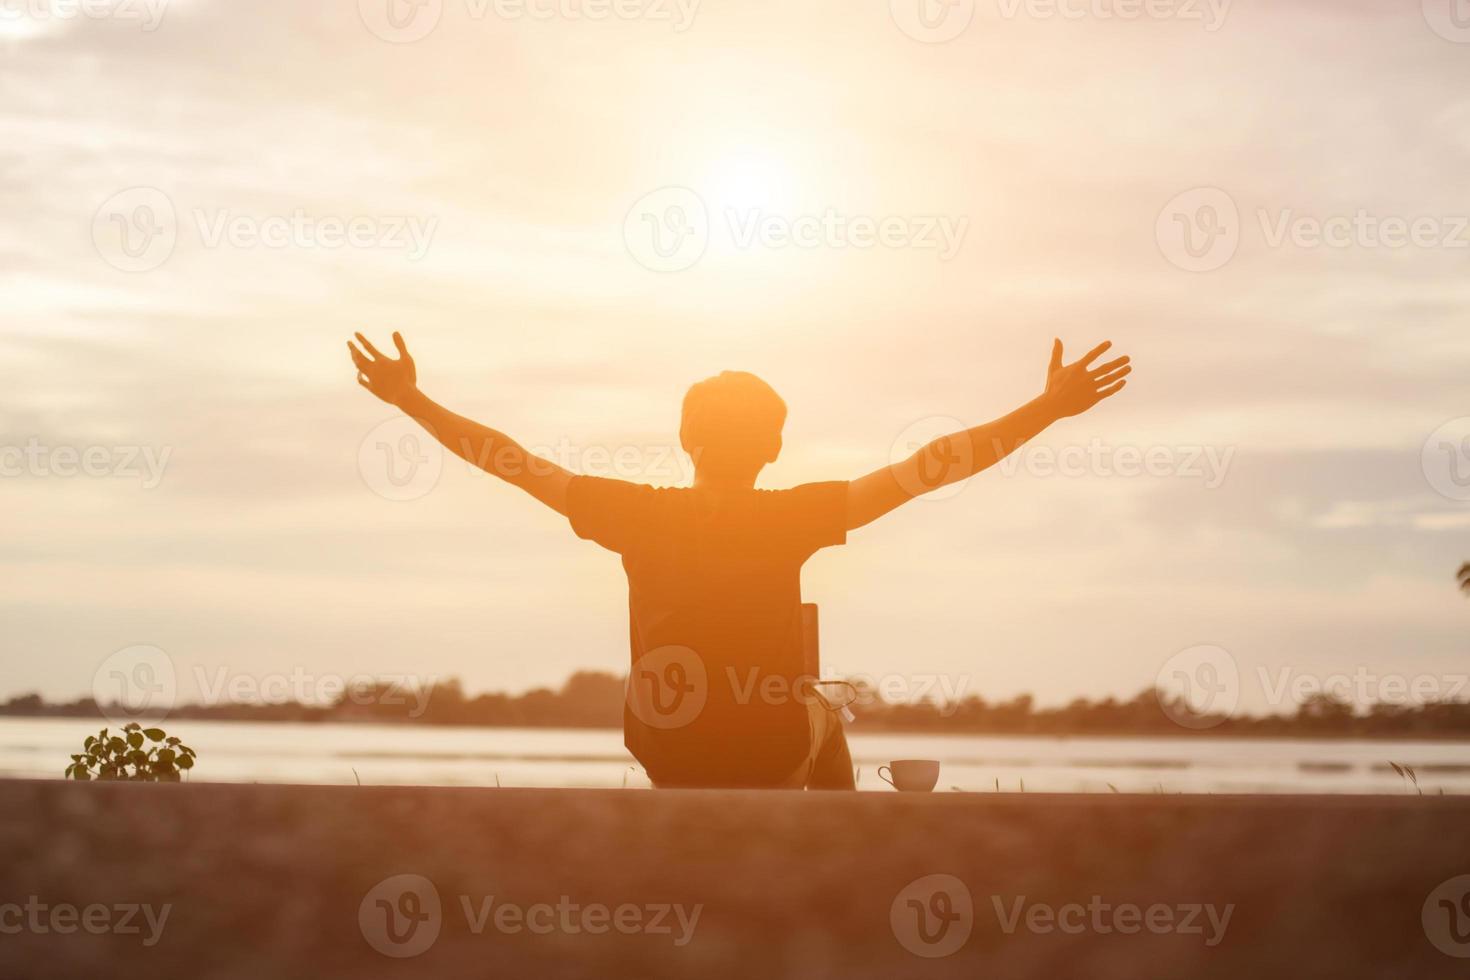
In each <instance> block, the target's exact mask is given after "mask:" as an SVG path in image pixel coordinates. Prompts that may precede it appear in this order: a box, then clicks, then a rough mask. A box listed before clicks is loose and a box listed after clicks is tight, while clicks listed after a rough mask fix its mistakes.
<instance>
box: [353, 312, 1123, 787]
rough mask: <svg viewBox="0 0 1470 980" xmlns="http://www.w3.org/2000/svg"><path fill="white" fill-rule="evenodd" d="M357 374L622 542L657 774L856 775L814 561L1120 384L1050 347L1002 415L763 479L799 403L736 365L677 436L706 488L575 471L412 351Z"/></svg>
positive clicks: (630, 708) (715, 779)
mask: <svg viewBox="0 0 1470 980" xmlns="http://www.w3.org/2000/svg"><path fill="white" fill-rule="evenodd" d="M356 336H357V340H358V342H359V343H360V344H361V345H362V346H361V348H360V349H359V347H358V346H357V345H355V344H353V343H352V342H351V341H348V344H347V347H348V350H349V351H350V352H351V355H352V361H353V364H355V365H356V367H357V370H358V382H359V383H360V384H361V385H362V386H363V387H364V388H366V389H368V391H370V392H372V393H373V394H374V395H376V396H377V397H379V398H381V399H382V400H383V401H385V402H388V403H389V404H391V405H395V406H397V407H398V408H399V409H401V410H402V411H403V412H404V413H405V414H407V415H408V416H410V417H412V418H413V419H415V420H417V421H418V422H419V424H421V425H422V426H423V427H424V428H425V429H427V430H428V431H429V433H430V434H431V435H433V436H434V437H435V438H436V439H438V440H439V441H440V442H442V443H443V444H444V446H445V447H446V448H448V449H449V450H450V451H451V452H453V453H455V454H456V455H458V456H460V457H462V458H463V459H465V460H467V461H468V462H470V463H472V464H474V465H475V466H478V467H480V468H481V469H484V470H485V471H486V472H488V473H491V474H493V475H495V476H497V477H500V478H501V479H503V480H505V481H506V482H507V483H511V484H513V485H515V486H517V487H520V488H521V489H522V490H525V491H526V492H527V493H529V494H530V495H531V496H533V497H535V498H536V499H537V500H539V501H541V502H542V503H543V504H545V505H546V506H548V507H550V508H551V509H553V510H555V511H556V512H557V513H559V514H562V515H565V516H566V517H567V518H568V519H569V520H570V522H571V526H572V530H573V531H575V532H576V534H577V535H578V536H579V537H582V538H586V539H589V540H592V541H595V542H597V543H598V544H600V545H602V546H603V547H605V548H608V549H609V550H611V551H614V552H616V553H618V554H619V555H621V556H622V559H623V567H624V569H625V570H626V572H627V575H628V612H629V625H630V640H631V647H632V664H631V670H630V674H629V684H628V699H627V704H626V705H625V710H624V726H623V728H624V741H625V743H626V745H627V747H628V750H629V751H630V752H632V754H633V756H634V757H635V758H636V759H637V760H638V761H639V762H640V763H641V764H642V765H643V767H644V769H645V770H646V771H647V772H648V775H649V778H650V779H651V780H653V782H654V784H655V785H656V786H660V787H679V786H682V787H694V786H701V787H709V786H748V787H791V788H800V787H810V788H813V789H841V788H846V789H850V788H852V785H853V775H852V763H851V759H850V757H849V755H848V751H847V742H846V737H845V735H844V734H843V731H842V725H841V721H840V720H839V719H838V718H837V717H836V715H835V714H834V712H833V710H832V706H831V705H829V704H828V703H827V701H826V699H825V698H823V697H822V695H821V694H819V693H818V692H816V691H815V690H814V688H813V684H812V682H813V681H814V678H810V677H804V676H803V655H802V653H803V646H802V637H803V634H802V622H801V566H802V564H803V563H804V562H805V561H806V560H807V558H809V557H810V556H811V555H812V554H813V553H815V552H816V551H817V550H818V549H820V548H824V547H828V546H831V545H838V544H843V543H844V542H845V541H846V539H847V532H848V531H850V530H853V529H855V528H859V527H862V526H863V525H865V524H869V523H871V522H872V521H875V520H877V519H878V518H879V517H882V516H883V515H884V514H887V513H888V512H889V511H891V510H893V509H894V508H896V507H898V506H899V505H900V504H903V503H905V502H906V501H908V500H911V499H913V498H914V497H916V496H919V495H921V494H923V493H927V492H928V491H931V490H935V489H938V488H939V487H942V486H945V485H947V484H950V483H954V482H957V481H959V480H964V479H966V478H968V477H970V476H973V475H974V474H975V473H978V472H980V471H981V470H983V469H985V468H987V467H989V466H991V465H992V464H994V463H995V462H996V461H997V460H1000V459H1002V458H1004V457H1005V456H1006V455H1008V454H1009V453H1011V452H1013V451H1015V450H1016V449H1017V448H1018V447H1019V446H1021V445H1022V444H1023V443H1025V442H1026V441H1027V440H1028V439H1031V438H1032V437H1033V436H1035V435H1037V434H1038V433H1039V432H1041V431H1042V430H1043V429H1045V428H1046V427H1047V426H1049V425H1051V424H1052V423H1053V422H1055V421H1057V420H1059V419H1062V418H1066V417H1068V416H1072V415H1078V414H1080V413H1082V412H1084V411H1086V410H1087V409H1089V408H1091V407H1092V406H1094V405H1096V404H1097V403H1098V402H1100V401H1101V400H1103V399H1104V398H1107V397H1109V396H1110V395H1113V394H1116V393H1117V392H1118V391H1121V390H1122V388H1123V387H1124V385H1125V384H1126V381H1125V380H1124V378H1125V377H1126V376H1127V375H1128V373H1129V372H1130V371H1131V370H1132V368H1131V366H1130V364H1129V359H1128V358H1127V357H1120V358H1116V359H1114V360H1111V361H1108V362H1107V363H1105V364H1102V365H1099V366H1097V367H1093V366H1092V365H1093V362H1095V361H1096V360H1097V359H1098V358H1099V357H1100V356H1101V355H1102V354H1103V353H1104V352H1105V351H1106V350H1107V349H1108V348H1109V347H1110V346H1111V342H1107V343H1103V344H1100V345H1098V346H1097V347H1095V348H1093V349H1092V350H1091V351H1090V352H1088V354H1087V356H1086V357H1084V358H1082V359H1081V360H1079V361H1075V362H1073V363H1071V364H1064V363H1063V362H1062V342H1061V341H1060V340H1057V341H1055V342H1054V343H1053V346H1052V353H1051V363H1050V365H1049V366H1048V369H1047V376H1046V385H1045V388H1044V390H1043V392H1042V394H1041V395H1039V396H1037V397H1036V398H1035V399H1033V400H1032V401H1030V402H1028V403H1026V404H1025V405H1023V406H1021V407H1020V408H1018V409H1016V410H1015V411H1014V412H1011V413H1010V414H1009V415H1006V416H1005V417H1003V418H1000V419H997V420H996V421H994V422H990V423H988V424H986V425H981V426H977V427H975V428H973V429H968V430H966V431H963V432H957V433H954V434H953V435H949V436H945V437H943V438H940V439H936V440H935V441H933V442H931V443H929V444H928V445H926V446H924V447H923V448H921V449H920V450H919V451H918V452H916V453H915V454H914V455H913V456H911V457H909V458H908V459H905V460H903V461H901V462H898V463H894V464H893V465H891V466H884V467H882V468H880V469H878V470H875V471H874V472H872V473H869V474H868V475H867V476H864V477H861V478H860V479H857V480H853V481H851V482H830V483H808V484H805V485H802V486H799V487H793V488H791V489H789V490H757V489H755V481H756V477H757V476H758V475H759V474H760V471H761V469H762V468H764V467H765V465H766V464H767V463H771V462H774V461H775V459H776V456H777V455H778V454H779V453H780V451H781V430H782V428H783V426H784V425H785V421H786V404H785V402H783V401H782V400H781V398H780V396H779V395H777V394H776V392H775V391H774V390H772V389H771V387H770V386H769V385H767V384H766V383H765V382H764V381H762V380H760V379H759V378H757V377H756V376H755V375H752V374H746V373H744V372H738V371H726V372H724V373H722V374H720V375H718V376H717V377H713V378H709V379H708V380H705V381H701V382H699V383H698V384H696V385H694V387H692V388H690V389H689V393H688V394H687V395H686V396H685V398H684V407H683V418H682V421H681V423H680V427H679V441H680V444H681V445H682V446H683V448H684V450H685V451H686V452H687V453H689V455H690V457H691V458H692V459H693V460H694V463H695V470H694V485H693V486H692V487H679V488H654V487H651V486H645V485H642V484H636V483H628V482H625V481H622V480H612V479H605V478H602V477H590V476H576V475H574V474H572V473H570V472H569V471H567V470H565V469H563V468H562V467H560V466H558V465H557V464H555V463H553V462H552V461H550V460H547V459H543V458H541V457H538V456H535V455H533V454H531V453H528V452H527V451H526V450H525V449H523V448H522V447H521V446H520V445H518V444H517V443H516V442H515V441H514V440H513V439H511V438H510V437H508V436H506V435H504V434H502V433H500V432H497V431H495V430H494V429H490V428H487V427H485V426H483V425H480V424H479V423H477V422H474V421H472V420H470V419H467V418H464V417H462V416H459V415H456V414H454V413H453V412H451V411H449V410H448V409H446V408H444V407H443V406H441V405H439V404H437V403H435V402H434V401H432V400H431V399H430V398H428V397H427V396H426V395H424V394H423V392H421V391H420V390H419V388H418V377H417V371H416V369H415V366H414V361H413V358H412V357H411V356H410V355H409V353H408V347H407V346H406V345H405V344H404V342H403V337H402V336H401V335H399V334H397V333H395V334H393V343H394V345H395V346H396V347H397V348H398V357H396V358H394V357H388V356H386V355H384V354H382V353H380V352H379V351H378V350H377V349H376V348H375V347H373V345H372V344H371V343H369V342H368V340H367V338H365V337H363V335H362V334H357V335H356Z"/></svg>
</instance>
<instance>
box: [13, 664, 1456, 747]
mask: <svg viewBox="0 0 1470 980" xmlns="http://www.w3.org/2000/svg"><path fill="white" fill-rule="evenodd" d="M623 683H624V682H623V679H622V678H621V677H618V676H617V675H614V674H608V673H602V672H598V671H579V672H577V673H575V674H573V675H572V676H571V677H570V678H568V680H567V681H566V683H564V684H563V685H562V686H561V688H560V689H559V690H551V689H550V688H538V689H536V690H533V691H528V692H526V693H525V694H518V695H511V694H488V693H487V694H478V695H474V696H470V695H467V694H466V693H465V691H464V688H463V686H462V685H461V684H460V682H459V681H458V680H450V681H447V682H442V683H439V684H437V685H436V686H434V687H433V688H432V689H428V690H423V691H419V692H416V693H415V692H404V691H403V690H400V689H398V688H397V687H396V686H394V685H392V684H388V683H383V684H380V685H376V686H372V687H368V688H359V689H356V690H355V691H353V692H352V693H351V695H348V694H345V693H344V694H343V695H342V696H341V697H339V698H338V699H337V701H336V702H335V703H332V704H329V705H305V704H299V703H296V702H294V701H289V702H285V703H279V704H242V703H229V704H208V705H205V704H185V705H180V706H178V707H175V708H173V709H171V710H169V711H167V712H163V711H158V712H153V713H151V714H150V713H143V714H142V715H140V716H139V720H149V719H157V718H162V717H164V716H165V715H166V716H167V717H169V718H174V719H181V718H198V719H212V720H220V721H293V722H382V723H400V724H424V725H478V726H485V727H500V728H507V727H523V728H619V727H621V726H622V719H623ZM826 690H827V692H828V693H830V694H832V695H833V699H834V700H837V701H841V700H848V699H851V703H850V705H849V706H850V707H851V709H852V711H853V714H854V716H855V719H856V720H855V721H854V723H853V725H852V726H851V727H852V730H853V731H856V732H879V731H882V732H933V733H976V734H990V735H1185V734H1200V735H1232V736H1252V735H1253V736H1279V737H1287V736H1314V737H1334V736H1336V737H1344V738H1411V737H1423V738H1459V737H1470V704H1467V703H1465V702H1461V701H1441V702H1435V703H1427V704H1386V703H1378V704H1373V705H1371V706H1368V707H1366V708H1363V709H1359V708H1356V707H1354V706H1353V705H1350V704H1348V703H1346V702H1344V701H1342V700H1340V699H1338V698H1336V697H1334V696H1333V695H1331V694H1326V693H1317V694H1314V695H1313V696H1311V697H1309V698H1307V699H1306V700H1304V701H1303V702H1302V703H1301V704H1300V705H1299V706H1298V707H1297V709H1296V711H1295V712H1294V713H1290V714H1267V715H1234V716H1225V715H1198V714H1192V713H1190V712H1189V710H1188V708H1187V707H1185V706H1184V705H1183V704H1181V703H1179V702H1169V703H1163V702H1161V701H1160V696H1159V694H1158V693H1157V692H1155V691H1153V690H1145V691H1143V692H1141V693H1139V694H1138V695H1137V696H1136V697H1134V698H1133V699H1132V700H1128V701H1120V700H1117V699H1114V698H1111V697H1109V698H1103V699H1102V700H1098V701H1092V700H1088V699H1087V698H1078V699H1077V700H1075V701H1073V702H1071V703H1070V704H1067V705H1065V706H1061V707H1055V708H1041V707H1037V706H1036V704H1035V703H1034V702H1033V700H1032V698H1031V696H1030V695H1021V696H1019V697H1015V698H1011V699H1010V700H1005V701H986V700H985V699H983V698H981V697H978V696H975V695H971V696H970V697H967V698H965V699H963V700H961V701H957V702H950V703H935V702H919V703H893V702H889V701H885V700H884V699H883V698H882V697H880V696H879V695H878V692H877V691H876V690H874V689H873V688H872V687H870V686H867V685H865V684H863V683H861V682H857V683H856V684H855V685H854V687H853V688H852V689H842V688H838V689H836V690H834V689H833V688H827V689H826ZM839 692H841V693H839ZM0 715H7V716H12V717H17V716H18V717H72V718H87V719H98V718H101V717H103V712H101V711H100V710H99V709H98V706H97V704H96V702H95V701H93V700H92V699H91V698H85V699H81V700H78V701H73V702H71V703H68V704H48V703H46V702H45V701H43V700H42V699H41V697H40V696H39V695H36V694H27V695H24V696H21V697H14V698H11V699H10V700H9V701H7V702H5V703H4V704H0Z"/></svg>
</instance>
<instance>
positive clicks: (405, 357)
mask: <svg viewBox="0 0 1470 980" xmlns="http://www.w3.org/2000/svg"><path fill="white" fill-rule="evenodd" d="M355 336H356V337H357V342H358V343H359V344H362V346H363V350H359V349H358V347H357V344H354V343H353V342H352V341H350V340H349V341H348V342H347V350H348V351H349V352H350V353H351V354H352V363H353V364H355V365H356V366H357V383H358V384H360V385H362V386H363V387H364V388H366V389H367V390H368V391H371V392H372V393H373V394H374V395H377V396H378V397H379V398H381V399H383V401H385V402H387V403H388V404H390V405H397V406H399V407H400V408H401V407H402V406H403V403H404V401H405V400H406V399H407V398H408V396H409V395H412V394H413V393H414V392H415V391H417V390H418V370H417V369H416V368H415V367H414V363H413V357H412V356H411V355H410V354H409V353H408V346H407V345H406V344H404V342H403V335H402V334H400V333H398V332H397V331H395V332H394V334H393V345H394V346H395V347H397V348H398V357H385V356H384V355H383V354H382V353H381V352H379V351H378V349H377V348H376V347H374V346H373V345H372V343H371V342H370V341H369V340H368V339H367V338H366V337H364V336H363V335H362V334H356V335H355ZM364 350H365V351H366V353H364V352H363V351H364Z"/></svg>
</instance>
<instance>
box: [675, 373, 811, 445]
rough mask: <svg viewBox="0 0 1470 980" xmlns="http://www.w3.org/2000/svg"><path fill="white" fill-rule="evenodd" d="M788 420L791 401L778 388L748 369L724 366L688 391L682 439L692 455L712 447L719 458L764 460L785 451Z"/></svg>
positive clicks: (681, 424) (680, 434) (681, 427)
mask: <svg viewBox="0 0 1470 980" xmlns="http://www.w3.org/2000/svg"><path fill="white" fill-rule="evenodd" d="M785 425H786V403H785V402H784V401H782V400H781V396H780V395H778V394H776V389H774V388H772V387H771V386H770V385H768V384H766V383H765V382H764V381H762V380H761V379H760V378H758V377H756V376H755V375H753V374H751V373H749V372H747V371H721V372H720V373H719V374H718V375H716V376H715V377H713V378H706V379H705V380H703V381H700V382H698V383H697V384H695V385H693V386H691V387H690V389H689V391H688V393H687V394H685V395H684V413H683V418H682V420H681V422H680V424H679V438H680V441H681V442H682V443H683V444H684V448H685V449H686V450H688V451H689V453H690V454H691V455H694V454H696V453H698V452H709V453H712V454H713V457H714V459H716V460H718V461H719V462H720V463H736V464H738V465H745V464H760V463H765V462H767V461H768V460H771V459H774V458H775V454H776V453H777V452H779V451H780V447H781V430H782V428H784V427H785ZM697 461H698V459H697V458H696V462H697Z"/></svg>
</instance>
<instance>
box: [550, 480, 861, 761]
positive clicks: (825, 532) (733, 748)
mask: <svg viewBox="0 0 1470 980" xmlns="http://www.w3.org/2000/svg"><path fill="white" fill-rule="evenodd" d="M846 500H847V484H846V483H840V482H839V483H812V484H806V485H804V486H800V487H795V488H793V489H790V490H774V491H772V490H754V489H748V488H732V489H723V488H722V489H719V490H713V489H694V488H690V489H655V488H653V487H647V486H641V485H638V484H631V483H624V482H621V481H617V480H605V479H599V478H595V477H578V478H576V479H574V480H573V481H572V482H571V484H570V485H569V487H568V495H567V516H568V517H569V518H570V519H571V522H572V528H573V530H575V531H576V533H577V534H578V535H579V536H580V537H583V538H587V539H590V540H593V541H596V542H598V543H599V544H601V545H603V546H604V547H606V548H609V549H611V550H612V551H615V552H617V553H618V554H620V555H622V557H623V567H624V569H625V570H626V571H627V574H628V613H629V625H630V644H631V647H632V667H631V672H630V676H629V704H628V708H627V710H626V711H625V715H624V731H625V740H626V743H627V746H628V749H629V751H631V752H632V753H633V755H634V756H635V757H636V758H637V759H638V760H639V762H641V763H642V764H643V766H644V768H645V769H647V770H648V773H649V776H650V777H651V778H652V779H653V780H654V782H655V783H657V784H658V785H660V786H673V785H686V786H687V785H718V786H746V785H756V786H759V785H775V784H778V783H780V782H781V781H783V780H784V779H786V778H788V777H790V775H791V774H792V773H793V772H794V771H795V770H796V769H797V767H798V766H799V765H800V764H801V762H802V760H803V759H804V758H805V756H806V754H807V752H808V750H809V731H808V722H807V708H806V703H805V701H806V698H807V697H808V696H809V695H808V692H806V691H805V690H803V689H802V687H801V675H802V671H803V663H802V631H801V566H802V564H803V563H804V562H805V561H806V559H807V558H809V557H810V556H811V555H812V553H813V552H815V551H816V550H817V549H818V548H822V547H826V546H828V545H837V544H842V543H843V542H844V541H845V540H846V533H847V512H846Z"/></svg>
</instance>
